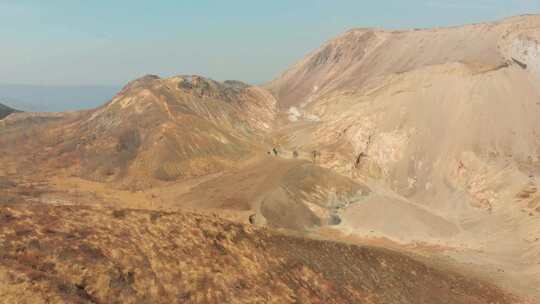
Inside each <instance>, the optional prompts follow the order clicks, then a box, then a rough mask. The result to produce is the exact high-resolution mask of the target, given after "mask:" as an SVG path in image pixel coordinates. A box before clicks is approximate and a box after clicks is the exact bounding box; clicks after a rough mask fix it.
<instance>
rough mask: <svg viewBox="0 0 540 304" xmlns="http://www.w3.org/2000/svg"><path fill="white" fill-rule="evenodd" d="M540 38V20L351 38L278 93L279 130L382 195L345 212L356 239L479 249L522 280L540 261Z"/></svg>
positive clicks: (289, 143) (290, 75)
mask: <svg viewBox="0 0 540 304" xmlns="http://www.w3.org/2000/svg"><path fill="white" fill-rule="evenodd" d="M539 38H540V17H539V16H520V17H514V18H509V19H506V20H503V21H500V22H494V23H483V24H474V25H467V26H462V27H452V28H437V29H421V30H403V31H387V30H381V29H354V30H351V31H348V32H346V33H344V34H343V35H341V36H339V37H337V38H335V39H333V40H331V41H329V42H327V43H325V44H324V45H323V46H321V47H320V48H319V49H318V50H316V51H314V52H313V53H311V54H309V55H308V56H307V57H306V58H305V59H303V60H301V61H300V62H299V63H297V64H295V65H293V66H292V67H291V68H290V69H288V70H287V71H286V72H285V73H283V74H282V75H280V76H279V77H278V78H276V79H275V80H273V81H272V82H270V83H268V84H267V85H266V88H268V89H269V90H271V91H272V92H273V94H274V95H275V96H276V99H278V102H279V107H280V109H281V111H282V113H283V114H282V115H280V118H279V119H280V123H279V124H278V125H279V126H280V127H281V128H278V129H276V130H274V133H275V134H276V136H277V138H279V139H280V143H281V144H282V145H283V147H285V148H286V149H297V150H299V151H304V152H305V153H309V151H314V150H316V151H319V153H320V155H321V156H320V159H319V164H321V165H322V166H325V167H328V168H332V169H333V170H335V171H337V172H339V173H341V174H343V175H346V176H349V177H351V178H353V179H356V180H359V181H363V182H366V183H367V184H368V186H370V187H371V188H372V189H373V188H378V189H381V190H379V191H374V192H375V193H377V194H378V195H382V196H383V197H385V198H381V197H380V196H378V197H376V198H369V199H368V200H366V201H364V203H363V204H354V205H351V206H350V207H348V208H345V209H344V210H342V211H341V212H340V217H341V218H342V224H341V225H340V226H341V227H342V229H343V231H347V232H348V233H351V232H353V233H359V234H362V235H366V234H373V233H374V235H377V236H380V237H389V238H391V239H394V240H397V241H400V242H414V241H415V240H416V241H425V242H429V243H443V244H446V245H450V246H458V247H459V246H463V247H468V248H478V250H482V251H483V252H486V255H488V256H490V257H491V258H494V259H498V260H499V261H502V260H504V261H506V262H505V263H507V262H509V261H512V262H510V264H513V265H514V266H515V265H521V266H516V267H517V269H518V270H515V271H516V274H517V273H520V272H522V271H523V270H524V268H523V267H525V266H524V264H527V263H528V264H530V263H536V262H533V261H536V258H532V257H538V255H539V254H540V243H539V241H538V237H537V235H538V233H539V232H540V222H539V221H538V218H540V203H539V202H540V193H538V188H539V187H540V186H539V185H538V181H539V180H540V124H539V123H538V118H539V117H540V85H539V83H540V82H539V81H538V80H539V76H540V69H539V67H540V53H539V52H538V50H539V49H540V43H539V41H540V40H539ZM381 184H383V185H384V187H382V188H381V187H380V185H381ZM508 248H512V249H511V250H510V249H508ZM518 255H519V256H521V257H524V256H526V257H529V258H527V260H528V261H529V262H524V261H523V260H522V259H521V258H516V256H518ZM530 259H532V260H530ZM514 266H512V267H514ZM533 268H534V269H535V270H531V272H530V273H531V276H532V277H538V275H539V274H540V269H539V268H538V267H536V266H535V267H533ZM537 282H538V281H537Z"/></svg>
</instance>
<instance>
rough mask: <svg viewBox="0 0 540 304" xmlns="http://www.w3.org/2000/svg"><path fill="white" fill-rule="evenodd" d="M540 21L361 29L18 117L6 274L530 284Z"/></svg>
mask: <svg viewBox="0 0 540 304" xmlns="http://www.w3.org/2000/svg"><path fill="white" fill-rule="evenodd" d="M539 35H540V16H521V17H515V18H510V19H506V20H502V21H500V22H494V23H482V24H474V25H467V26H461V27H452V28H437V29H418V30H402V31H388V30H382V29H354V30H351V31H348V32H346V33H344V34H343V35H341V36H339V37H337V38H335V39H333V40H331V41H329V42H327V43H325V44H324V45H323V46H321V47H320V48H319V49H318V50H316V51H314V52H313V53H311V54H309V55H308V56H307V57H306V58H305V59H303V60H301V61H300V62H299V63H297V64H295V65H294V66H292V67H291V68H290V69H289V70H287V71H285V73H283V74H282V75H281V76H279V77H278V78H276V79H275V80H273V81H272V82H270V83H268V84H266V85H264V86H262V87H261V86H250V85H247V84H245V83H242V82H239V81H224V82H218V81H214V80H212V79H209V78H204V77H200V76H194V75H181V76H175V77H170V78H160V77H158V76H154V75H147V76H144V77H142V78H139V79H136V80H134V81H132V82H131V83H129V84H127V85H126V86H125V87H124V88H123V89H122V90H121V91H120V92H119V93H117V94H116V95H115V96H114V97H113V98H112V99H111V100H110V101H109V102H107V103H106V104H104V105H102V106H100V107H98V108H96V109H91V110H84V111H77V112H66V113H17V114H15V115H10V116H9V117H8V118H6V119H3V120H2V121H0V162H1V163H2V165H3V166H0V194H1V195H0V210H1V212H2V213H1V214H7V215H1V216H0V224H3V225H5V226H4V227H5V231H15V232H14V233H15V234H16V235H18V236H21V242H22V243H20V244H19V243H17V242H15V241H13V236H12V235H11V234H10V235H8V234H6V233H7V232H6V233H4V234H0V240H2V242H0V246H1V244H8V243H9V244H11V245H10V246H11V247H9V246H8V247H9V248H7V249H6V250H7V251H6V252H9V255H8V257H6V258H5V259H4V260H5V261H8V262H9V263H8V262H5V263H4V264H5V265H18V266H9V267H8V266H3V267H4V268H3V269H4V270H2V271H4V273H6V275H5V276H4V277H9V276H10V275H13V273H16V274H19V275H21V276H22V277H21V279H20V280H12V281H13V282H21V284H23V285H24V284H31V283H29V282H32V280H33V279H32V278H34V275H35V276H37V277H38V278H44V279H43V281H40V282H42V283H39V284H42V285H39V286H40V287H39V288H40V289H39V290H38V291H35V290H34V291H35V292H36V293H35V294H32V296H35V297H40V296H41V295H43V294H50V295H54V297H60V299H74V301H75V299H80V298H81V297H82V298H84V299H86V300H88V301H90V302H91V301H94V302H96V301H98V302H110V301H112V299H122V300H124V301H136V300H141V299H143V298H144V299H146V300H147V301H153V300H155V299H158V298H159V297H158V296H162V297H163V299H168V300H169V302H170V301H173V300H170V299H172V298H174V297H180V298H181V299H188V298H189V299H193V302H197V301H199V302H205V301H206V302H212V301H213V299H215V298H217V297H218V294H219V295H223V296H228V297H231V299H233V300H231V302H241V300H237V299H244V298H242V297H245V298H251V299H253V298H257V299H258V297H261V299H262V298H264V299H266V300H268V299H277V300H276V301H277V302H295V301H296V302H302V301H303V302H308V303H309V302H317V301H323V300H322V299H324V301H323V302H331V301H332V299H333V301H335V302H358V301H360V302H361V301H364V302H367V303H370V302H371V303H416V302H418V303H434V302H437V301H439V302H448V303H490V302H495V303H497V302H499V303H506V302H510V303H512V302H519V301H518V300H515V301H514V299H513V298H508V300H507V298H505V297H504V296H503V292H500V293H499V291H498V287H500V288H501V289H502V290H504V291H509V292H511V293H513V294H516V295H519V296H520V297H522V298H526V297H529V298H531V299H535V298H538V296H539V295H540V289H538V286H540V279H539V278H540V264H539V263H538V262H539V260H538V257H540V238H539V237H538V235H539V233H540V221H539V220H538V219H539V218H540V193H539V192H538V188H539V185H538V182H537V181H538V180H539V179H540V124H539V123H538V117H540V86H539V82H538V80H539V79H538V77H540V74H539V72H540V70H539V68H540V65H539V63H540V62H539V60H540V59H539V54H538V51H537V50H538V49H540V46H539V43H538V42H537V41H540V39H539V38H540V37H539ZM49 215H51V216H53V217H54V215H58V217H59V218H62V219H63V221H58V220H57V218H56V217H54V218H49V217H48V216H49ZM19 217H20V218H22V219H24V220H25V222H24V224H25V225H24V226H25V227H28V226H29V225H33V226H32V227H33V228H28V229H30V230H31V231H34V232H35V233H37V232H39V233H40V235H41V234H47V235H49V234H50V240H49V241H50V242H49V241H48V239H47V238H41V239H43V242H48V243H47V244H48V245H47V246H42V244H41V243H40V244H39V245H40V246H41V247H40V246H37V245H36V244H35V242H32V240H34V236H35V235H34V232H25V230H24V229H22V228H21V227H22V222H21V221H22V220H21V221H19V220H17V219H18V218H19ZM228 220H231V221H233V222H235V224H232V223H230V222H228ZM2 221H4V222H2ZM68 222H69V223H68ZM29 223H30V224H29ZM156 223H158V224H156ZM153 225H154V226H153ZM49 226H50V227H49ZM19 230H22V231H19ZM17 231H19V232H17ZM36 231H37V232H36ZM40 231H41V232H40ZM47 231H52V232H50V233H49V232H47ZM231 231H236V232H234V233H233V232H231ZM239 231H243V232H239ZM96 235H98V237H95V236H96ZM22 236H24V238H22ZM26 236H28V238H26ZM41 239H40V240H41ZM8 241H9V242H8ZM243 241H245V242H243ZM335 242H338V243H335ZM31 243H32V244H33V245H32V244H31ZM343 243H345V244H343ZM133 244H137V246H135V247H133V246H132V245H133ZM359 244H360V245H365V244H375V245H377V246H379V247H390V248H392V249H393V250H395V251H397V252H392V253H389V252H387V251H386V250H387V249H374V248H371V247H370V248H369V249H365V248H364V247H358V246H357V245H359ZM6 246H7V245H6ZM80 246H83V250H74V252H68V253H66V254H65V255H61V256H63V258H60V257H58V258H56V257H57V256H60V254H61V252H56V251H54V250H53V249H54V248H68V247H69V248H72V249H73V248H79V249H80V248H81V247H80ZM30 247H32V248H34V249H35V248H38V249H35V250H34V249H32V248H30ZM20 248H27V249H26V250H23V249H20ZM28 248H29V249H28ZM39 248H41V249H39ZM43 248H45V249H43ZM46 248H49V249H50V248H53V249H51V250H49V249H46ZM88 248H91V249H88ZM19 249H20V250H19ZM158 251H159V254H158V253H157V252H158ZM27 253H28V255H27ZM387 254H389V255H387ZM417 255H419V256H421V257H422V258H421V260H422V262H419V261H418V260H417V258H419V257H418V256H417ZM122 257H133V259H134V260H131V259H130V258H126V259H124V258H122ZM188 257H189V258H188ZM219 257H223V259H224V260H223V261H222V260H219ZM411 258H412V260H410V259H411ZM187 260H193V261H194V262H193V263H191V264H190V263H188V262H185V261H187ZM413 260H414V261H413ZM0 261H2V259H0ZM14 261H15V262H16V263H12V262H14ZM140 261H143V263H144V264H145V265H146V266H148V267H146V266H145V267H144V269H139V268H137V267H136V266H134V265H136V264H137V263H139V262H140ZM216 261H218V262H219V263H222V264H217V263H218V262H216ZM249 261H257V262H253V263H252V262H249ZM276 261H277V262H276ZM426 261H427V262H426ZM94 262H95V265H93V264H92V263H94ZM424 262H425V263H424ZM81 263H82V264H84V265H87V264H92V267H94V266H95V267H96V269H94V270H92V271H91V274H88V272H85V271H84V270H80V269H79V270H80V271H79V270H77V269H73V267H79V266H80V265H81ZM242 263H247V264H242ZM417 263H420V264H417ZM4 264H0V265H4ZM231 264H233V265H242V266H243V267H244V268H242V269H241V270H242V271H241V272H239V271H238V268H236V270H233V269H230V268H226V269H225V268H223V267H225V266H224V265H231ZM53 265H54V266H53ZM73 265H75V266H73ZM84 265H83V266H84ZM137 265H138V264H137ZM83 266H81V267H83ZM10 267H11V268H10ZM13 267H15V268H13ZM47 267H49V268H47ZM70 267H71V268H70ZM84 267H88V266H84ZM177 268H178V269H180V272H179V273H177V272H175V269H177ZM81 269H82V268H81ZM148 269H150V270H148ZM224 269H225V270H224ZM23 270H24V271H23ZM255 270H256V271H255ZM17 271H19V272H17ZM36 271H37V273H36ZM55 271H56V272H55ZM78 271H79V272H78ZM250 271H251V272H250ZM209 273H212V274H213V275H209ZM216 273H221V274H216ZM262 273H266V274H267V275H266V276H264V275H263V277H264V278H263V279H261V277H260V276H261V275H262ZM313 273H318V274H319V275H313ZM1 274H2V273H1V272H0V279H1V278H2V276H1ZM23 275H24V276H23ZM229 276H230V277H231V278H232V279H226V278H228V277H229ZM242 278H244V280H243V281H242ZM182 280H184V281H185V282H191V283H189V284H188V283H185V284H184V283H182V284H184V285H175V284H176V283H175V284H172V283H170V282H173V281H174V282H184V281H182ZM306 280H307V281H306ZM240 281H242V282H243V283H238V284H240V285H230V284H232V282H240ZM10 282H11V281H10ZM193 282H197V283H193ZM374 282H378V283H377V284H379V285H378V286H383V287H382V288H380V287H378V288H377V287H375V286H376V285H377V284H375V285H373V284H374ZM10 284H11V283H10ZM193 284H194V285H193ZM491 284H494V285H491ZM15 285H16V284H15ZM173 285H174V286H173ZM9 286H12V287H13V285H9ZM24 286H26V285H24ZM24 286H23V287H24ZM54 286H56V287H54ZM58 286H60V287H58ZM107 286H108V287H107ZM149 286H150V287H149ZM152 286H153V287H152ZM171 286H173V287H171ZM238 286H240V287H238ZM246 286H247V287H249V288H247V287H246ZM493 286H498V287H493ZM14 288H15V287H13V289H10V290H15V289H14ZM244 289H249V290H248V291H242V290H244ZM319 290H324V291H325V293H327V294H330V295H331V296H330V298H324V295H322V294H321V293H319ZM420 290H423V292H421V291H420ZM432 291H433V293H431V292H432ZM435 291H436V292H435ZM41 292H43V293H41ZM204 292H206V293H204ZM450 293H451V294H450ZM11 294H12V293H10V295H11ZM436 294H438V295H439V297H440V299H435V298H434V295H436ZM65 297H67V298H65ZM186 297H188V298H186ZM191 297H193V298H191ZM295 297H296V298H295ZM266 300H265V301H266ZM520 300H521V299H520ZM66 301H67V300H66ZM141 301H142V300H141ZM186 301H187V300H186ZM415 301H416V302H415ZM532 302H534V301H532Z"/></svg>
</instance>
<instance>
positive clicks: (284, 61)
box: [0, 0, 540, 86]
mask: <svg viewBox="0 0 540 304" xmlns="http://www.w3.org/2000/svg"><path fill="white" fill-rule="evenodd" d="M524 13H540V0H454V1H452V0H408V1H405V0H399V1H398V0H378V1H368V0H365V1H360V0H356V1H353V0H332V1H330V0H326V1H322V0H309V1H308V0H271V1H270V0H268V1H255V0H229V1H223V0H214V1H210V0H191V1H187V0H184V1H183V0H161V1H160V0H153V1H150V0H147V1H138V0H129V1H127V0H91V1H90V0H46V1H44V0H13V1H10V0H0V39H1V43H0V45H1V47H0V84H31V85H45V86H48V85H122V84H125V83H126V82H128V81H130V80H132V79H135V78H137V77H140V76H142V75H145V74H157V75H160V76H163V77H166V76H172V75H179V74H198V75H203V76H207V77H211V78H213V79H216V80H226V79H238V80H242V81H245V82H248V83H252V84H260V83H264V82H266V81H269V80H271V79H272V78H274V77H276V76H278V75H279V73H281V72H283V71H284V70H285V69H286V68H287V67H288V66H289V65H291V64H293V63H294V62H295V61H297V60H299V59H301V58H302V57H303V56H305V55H306V54H308V53H309V52H310V51H312V50H314V49H316V48H317V47H318V46H319V45H320V44H322V43H323V42H324V41H327V40H329V39H331V38H332V37H334V36H336V35H338V34H340V33H342V32H344V31H346V30H347V29H350V28H355V27H383V28H420V27H434V26H449V25H460V24H465V23H475V22H482V21H490V20H497V19H501V18H504V17H508V16H512V15H517V14H524Z"/></svg>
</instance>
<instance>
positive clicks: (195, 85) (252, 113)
mask: <svg viewBox="0 0 540 304" xmlns="http://www.w3.org/2000/svg"><path fill="white" fill-rule="evenodd" d="M276 109H277V108H276V100H275V99H274V98H273V97H272V95H270V94H269V93H268V92H267V91H265V90H263V89H261V88H257V87H253V86H248V85H246V84H244V83H241V82H236V81H226V82H223V83H219V82H216V81H213V80H210V79H206V78H202V77H198V76H178V77H173V78H169V79H160V78H159V77H157V76H145V77H142V78H140V79H137V80H135V81H133V82H131V83H129V84H128V85H127V86H126V87H124V89H123V90H122V91H121V92H120V93H118V94H117V96H115V97H114V98H113V99H112V100H111V101H110V102H109V103H107V104H105V105H104V106H102V107H100V108H98V109H96V110H92V111H84V112H79V113H74V114H73V115H69V116H68V117H67V118H66V119H63V120H61V121H60V122H56V124H53V125H52V126H49V127H47V128H45V129H44V130H45V131H44V132H42V133H41V134H40V137H41V139H42V140H44V141H47V143H46V145H47V146H49V147H50V149H51V152H49V155H51V154H54V157H51V158H53V159H56V160H58V161H57V166H60V167H64V168H69V169H70V170H72V171H74V172H76V174H78V175H80V176H82V177H86V178H89V179H93V180H99V181H125V183H126V184H130V185H132V186H135V187H147V186H148V185H151V184H152V183H153V182H156V181H158V182H159V181H172V180H176V179H182V178H189V177H195V176H200V175H207V174H210V173H215V172H218V171H220V170H223V169H225V168H228V167H231V166H232V165H233V164H234V163H235V162H237V161H239V160H242V159H246V158H249V157H250V155H251V154H252V153H253V151H257V150H258V149H260V147H259V146H260V144H259V142H260V139H261V138H262V136H263V135H264V134H265V132H267V131H268V130H269V129H270V127H271V125H272V123H273V120H274V116H275V115H276ZM13 125H16V124H15V123H14V124H13Z"/></svg>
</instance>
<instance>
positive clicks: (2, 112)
mask: <svg viewBox="0 0 540 304" xmlns="http://www.w3.org/2000/svg"><path fill="white" fill-rule="evenodd" d="M14 112H17V110H14V109H12V108H10V107H8V106H6V105H3V104H1V103H0V119H3V118H5V117H6V116H8V115H9V114H11V113H14Z"/></svg>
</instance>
